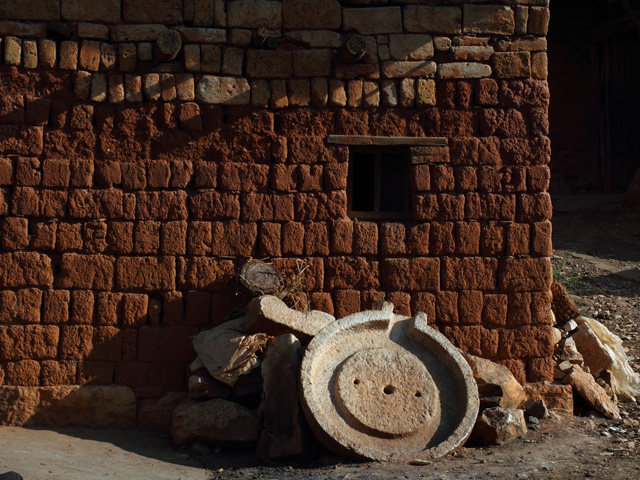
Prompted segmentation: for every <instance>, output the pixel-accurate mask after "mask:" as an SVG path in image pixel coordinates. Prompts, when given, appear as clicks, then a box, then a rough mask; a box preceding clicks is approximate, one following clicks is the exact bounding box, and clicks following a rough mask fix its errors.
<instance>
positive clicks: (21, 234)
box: [2, 217, 29, 251]
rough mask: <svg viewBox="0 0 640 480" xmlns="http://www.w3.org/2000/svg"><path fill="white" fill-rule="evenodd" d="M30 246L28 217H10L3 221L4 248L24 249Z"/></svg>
mask: <svg viewBox="0 0 640 480" xmlns="http://www.w3.org/2000/svg"><path fill="white" fill-rule="evenodd" d="M28 246H29V222H28V220H27V219H26V218H15V217H8V218H5V219H4V220H3V222H2V248H3V249H4V250H10V251H11V250H24V249H25V248H27V247H28Z"/></svg>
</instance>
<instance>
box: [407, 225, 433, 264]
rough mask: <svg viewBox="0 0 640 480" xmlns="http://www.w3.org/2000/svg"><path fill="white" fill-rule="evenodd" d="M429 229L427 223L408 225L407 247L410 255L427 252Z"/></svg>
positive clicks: (425, 253)
mask: <svg viewBox="0 0 640 480" xmlns="http://www.w3.org/2000/svg"><path fill="white" fill-rule="evenodd" d="M429 230H430V226H429V224H428V223H420V224H418V225H412V226H411V227H409V231H408V233H407V247H408V250H409V253H410V254H411V255H417V256H422V255H428V254H429Z"/></svg>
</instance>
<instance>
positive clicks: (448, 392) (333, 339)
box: [301, 305, 479, 462]
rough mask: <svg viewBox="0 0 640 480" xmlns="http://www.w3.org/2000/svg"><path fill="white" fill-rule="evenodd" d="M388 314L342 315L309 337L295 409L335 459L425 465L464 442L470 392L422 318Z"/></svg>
mask: <svg viewBox="0 0 640 480" xmlns="http://www.w3.org/2000/svg"><path fill="white" fill-rule="evenodd" d="M392 310H393V307H392V306H391V305H386V306H385V308H384V309H383V310H380V311H368V312H360V313H356V314H354V315H350V316H348V317H345V318H343V319H340V320H338V321H336V322H333V323H332V324H330V325H328V326H327V327H325V328H324V329H323V330H321V331H320V333H318V334H317V335H316V336H315V338H314V339H313V340H312V341H311V343H310V344H309V347H308V349H307V352H306V354H305V357H304V359H303V362H302V368H301V385H302V389H301V400H302V406H303V409H304V412H305V416H306V418H307V421H308V422H309V424H310V426H311V428H312V430H313V431H314V433H315V435H316V437H317V438H318V439H319V440H320V441H321V442H322V443H324V444H325V446H327V447H328V448H329V449H330V450H332V451H334V452H335V453H337V454H339V455H348V456H353V457H358V458H365V459H370V460H377V461H396V462H420V461H428V460H431V459H434V458H437V457H440V456H442V455H445V454H447V453H449V452H451V451H453V450H454V449H456V448H457V447H459V446H461V445H462V444H463V443H464V442H465V440H466V439H467V437H468V436H469V434H470V433H471V430H472V429H473V425H474V423H475V419H476V416H477V414H478V406H479V400H478V390H477V386H476V383H475V380H474V379H473V374H472V372H471V369H470V367H469V366H468V364H467V363H466V361H465V360H464V358H463V357H462V355H461V354H460V353H459V352H458V350H457V349H456V348H455V347H454V346H453V345H452V344H451V343H450V342H449V341H448V340H447V339H446V338H445V337H444V336H443V335H442V334H440V333H438V332H437V331H435V330H433V329H432V328H430V327H429V326H427V319H426V315H424V314H418V315H416V317H415V318H408V317H403V316H399V315H394V314H393V313H392Z"/></svg>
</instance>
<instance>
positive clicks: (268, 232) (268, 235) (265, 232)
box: [258, 222, 282, 257]
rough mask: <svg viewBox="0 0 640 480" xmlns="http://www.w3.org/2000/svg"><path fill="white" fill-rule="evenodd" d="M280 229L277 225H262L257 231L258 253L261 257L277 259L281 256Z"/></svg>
mask: <svg viewBox="0 0 640 480" xmlns="http://www.w3.org/2000/svg"><path fill="white" fill-rule="evenodd" d="M281 231H282V227H281V225H280V224H279V223H267V222H265V223H262V224H261V225H260V230H259V239H258V245H259V253H260V256H261V257H279V256H281V255H282V249H281V247H280V245H281Z"/></svg>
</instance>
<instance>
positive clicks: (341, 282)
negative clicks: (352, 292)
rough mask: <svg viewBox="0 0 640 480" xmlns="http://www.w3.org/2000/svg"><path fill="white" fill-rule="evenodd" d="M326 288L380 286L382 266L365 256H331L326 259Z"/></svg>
mask: <svg viewBox="0 0 640 480" xmlns="http://www.w3.org/2000/svg"><path fill="white" fill-rule="evenodd" d="M324 265H325V267H324V269H325V289H327V290H332V289H334V288H343V289H344V288H355V289H358V290H365V289H371V288H373V289H377V288H379V287H380V278H379V273H380V266H379V263H378V262H377V261H369V260H367V259H366V258H363V257H329V258H327V259H326V260H325V264H324Z"/></svg>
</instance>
